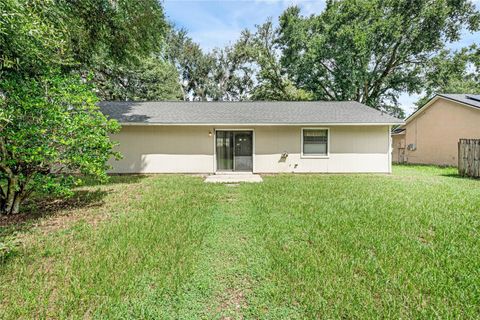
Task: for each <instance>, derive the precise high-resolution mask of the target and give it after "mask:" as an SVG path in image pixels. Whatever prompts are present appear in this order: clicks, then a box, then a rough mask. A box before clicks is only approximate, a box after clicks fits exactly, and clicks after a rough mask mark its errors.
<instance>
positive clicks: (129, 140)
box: [100, 102, 403, 173]
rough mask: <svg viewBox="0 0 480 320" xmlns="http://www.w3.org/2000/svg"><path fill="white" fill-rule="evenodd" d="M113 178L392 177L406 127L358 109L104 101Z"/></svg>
mask: <svg viewBox="0 0 480 320" xmlns="http://www.w3.org/2000/svg"><path fill="white" fill-rule="evenodd" d="M100 107H101V110H102V112H103V113H104V114H105V115H107V116H108V117H109V118H113V119H116V120H118V121H119V122H120V123H121V124H122V129H121V131H120V132H119V133H118V134H116V135H115V136H114V137H113V139H114V140H116V141H118V142H119V147H118V148H119V151H120V152H121V153H122V154H123V159H121V160H120V161H115V162H112V166H113V170H112V172H115V173H215V172H221V171H246V172H256V173H276V172H386V173H388V172H390V171H391V148H390V146H391V141H390V129H391V127H392V126H393V125H398V124H402V123H403V121H402V120H399V119H396V118H394V117H392V116H389V115H388V114H385V113H382V112H380V111H378V110H375V109H373V108H370V107H368V106H366V105H363V104H360V103H358V102H102V103H100Z"/></svg>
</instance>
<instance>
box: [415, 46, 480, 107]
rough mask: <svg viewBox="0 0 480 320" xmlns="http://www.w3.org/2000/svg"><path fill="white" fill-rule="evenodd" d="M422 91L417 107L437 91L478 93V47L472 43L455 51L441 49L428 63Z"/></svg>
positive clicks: (479, 87) (479, 57)
mask: <svg viewBox="0 0 480 320" xmlns="http://www.w3.org/2000/svg"><path fill="white" fill-rule="evenodd" d="M423 92H424V94H423V97H422V98H421V99H420V100H419V101H418V102H417V103H416V105H417V106H418V107H421V106H423V105H424V104H425V103H426V102H427V101H428V100H429V99H430V98H431V97H432V96H434V95H435V94H437V93H476V94H480V48H478V47H477V46H476V45H473V46H470V47H468V48H462V49H460V50H458V51H456V52H451V51H450V50H442V51H441V52H440V53H439V54H438V55H437V56H435V57H433V58H432V59H431V60H430V61H429V63H428V67H427V72H426V76H425V81H424V86H423Z"/></svg>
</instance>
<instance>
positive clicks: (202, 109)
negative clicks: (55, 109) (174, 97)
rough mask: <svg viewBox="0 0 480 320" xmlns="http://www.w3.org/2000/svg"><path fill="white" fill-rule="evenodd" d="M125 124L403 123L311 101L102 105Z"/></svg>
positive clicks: (362, 108) (361, 108) (352, 106)
mask: <svg viewBox="0 0 480 320" xmlns="http://www.w3.org/2000/svg"><path fill="white" fill-rule="evenodd" d="M99 106H100V108H101V111H102V112H103V113H104V114H105V115H107V116H108V117H110V118H113V119H116V120H118V121H119V122H120V123H123V124H164V125H181V124H197V125H206V124H210V125H221V124H225V125H230V124H246V125H254V124H258V125H269V124H271V125H293V124H401V123H403V121H402V120H400V119H397V118H395V117H392V116H390V115H388V114H386V113H383V112H380V111H378V110H376V109H373V108H370V107H368V106H366V105H364V104H361V103H358V102H352V101H336V102H326V101H309V102H282V101H270V102H183V101H182V102H101V103H99Z"/></svg>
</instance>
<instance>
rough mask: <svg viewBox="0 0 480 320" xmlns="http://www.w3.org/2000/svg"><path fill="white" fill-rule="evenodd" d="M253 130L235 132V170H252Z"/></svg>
mask: <svg viewBox="0 0 480 320" xmlns="http://www.w3.org/2000/svg"><path fill="white" fill-rule="evenodd" d="M252 140H253V139H252V132H251V131H246V132H241V131H239V132H234V142H235V150H234V151H235V152H234V161H233V163H234V169H235V171H252V169H253V162H252V149H253V148H252V147H253V145H252V142H253V141H252Z"/></svg>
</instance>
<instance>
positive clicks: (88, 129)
mask: <svg viewBox="0 0 480 320" xmlns="http://www.w3.org/2000/svg"><path fill="white" fill-rule="evenodd" d="M0 12H1V14H0V214H15V213H18V212H19V210H20V205H21V203H22V202H23V201H25V200H26V199H27V198H28V197H29V196H30V195H31V194H32V193H33V192H42V191H43V192H49V193H57V194H61V195H67V194H71V187H72V185H73V184H74V182H76V181H78V180H80V176H78V177H77V174H80V175H81V176H83V175H89V176H92V177H94V178H97V179H100V180H102V179H105V178H106V177H107V176H106V170H107V169H108V165H107V160H109V159H110V158H111V157H114V158H116V157H118V156H119V155H118V154H117V153H116V152H114V151H113V147H114V143H113V142H112V141H110V139H109V135H110V134H112V133H114V132H116V130H117V129H118V124H117V123H116V122H115V121H108V120H107V119H106V118H105V116H103V114H102V113H101V112H100V111H99V110H98V107H97V106H96V102H97V97H96V95H95V91H94V87H93V86H92V79H94V78H92V77H87V75H88V74H90V73H91V71H92V70H94V71H95V70H96V68H97V67H98V66H99V65H100V64H99V63H98V61H102V62H103V63H105V64H111V65H113V67H112V70H116V71H118V70H122V69H121V67H125V66H127V65H135V66H138V69H132V70H133V73H135V72H137V71H138V72H140V68H144V69H143V70H144V71H146V69H147V68H148V69H149V71H151V72H152V73H144V74H142V75H141V77H140V76H139V75H138V74H133V75H132V73H128V74H127V77H128V80H129V87H128V88H126V89H125V92H122V93H121V94H125V95H131V96H133V97H137V96H142V97H143V96H146V97H153V96H157V95H160V94H165V95H170V94H171V92H170V91H169V90H163V89H164V88H160V87H159V86H156V85H154V84H153V82H154V81H156V80H158V79H162V78H163V77H164V78H168V77H170V76H173V72H172V69H171V67H168V66H167V67H165V68H164V65H165V63H163V62H164V61H162V60H159V61H154V60H152V61H148V62H147V64H141V63H140V62H142V63H143V62H144V61H145V60H144V58H145V57H147V58H150V57H152V55H154V54H155V52H153V51H152V50H154V49H155V51H160V50H161V48H160V47H161V46H162V43H163V41H164V32H163V31H162V30H163V29H162V28H163V27H162V26H164V25H166V24H165V20H164V17H163V10H162V8H161V6H160V4H159V3H158V2H157V1H156V0H141V1H127V0H119V1H110V0H86V1H75V0H4V1H2V2H0ZM154 57H155V56H154ZM152 59H153V58H152ZM157 62H159V63H158V64H157ZM148 63H150V65H148ZM162 63H163V64H162ZM152 64H154V65H152ZM169 69H170V71H169ZM163 72H165V73H163ZM80 75H81V76H80ZM116 76H117V75H116ZM122 76H124V75H121V77H122ZM147 78H148V80H149V81H146V82H147V86H143V83H144V80H146V79H147ZM97 79H98V78H97ZM115 79H118V76H117V78H115ZM157 85H158V84H157Z"/></svg>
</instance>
